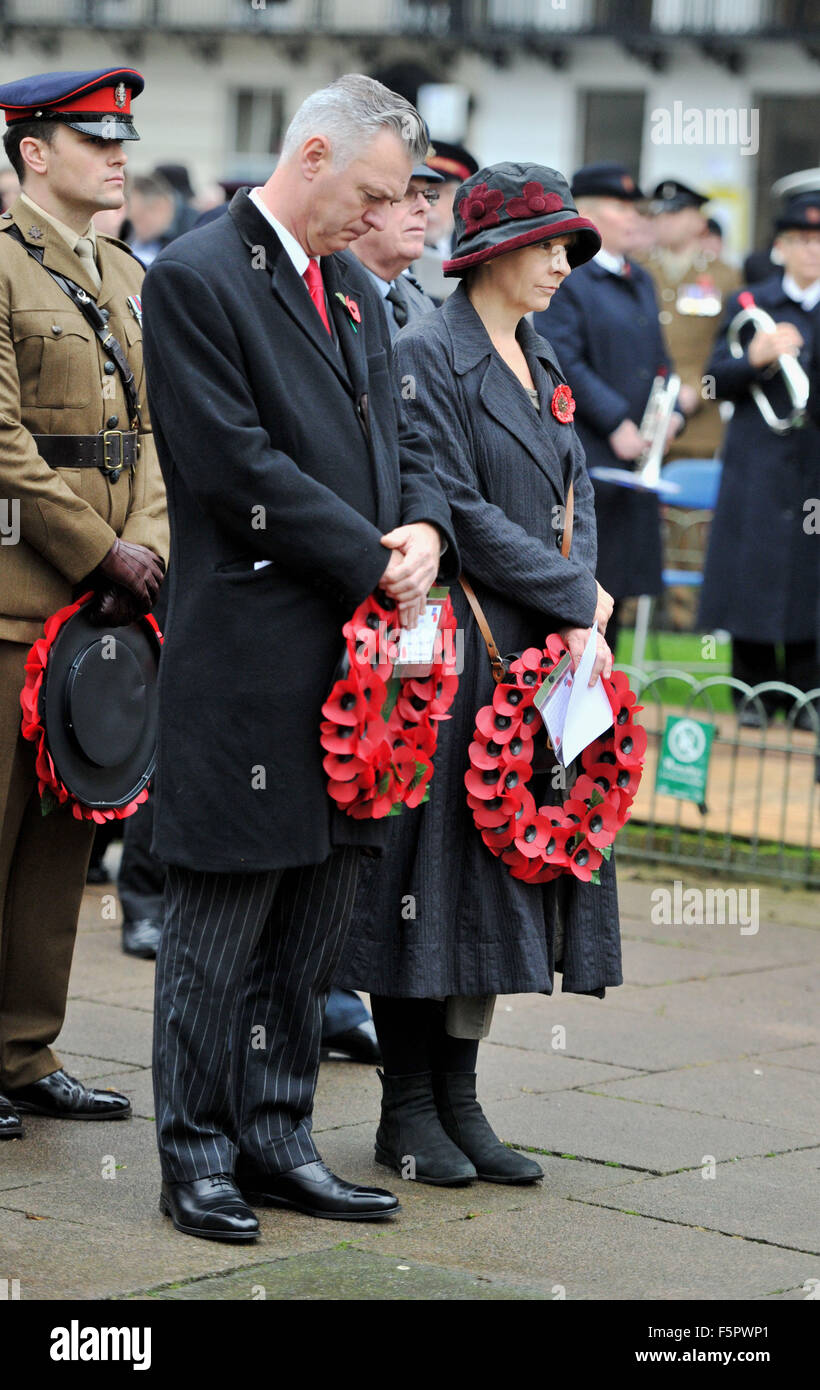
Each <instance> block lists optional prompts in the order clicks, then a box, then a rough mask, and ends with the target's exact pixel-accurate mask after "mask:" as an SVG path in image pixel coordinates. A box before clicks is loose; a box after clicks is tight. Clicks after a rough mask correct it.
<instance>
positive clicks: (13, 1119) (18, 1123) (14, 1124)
mask: <svg viewBox="0 0 820 1390" xmlns="http://www.w3.org/2000/svg"><path fill="white" fill-rule="evenodd" d="M22 1137H23V1121H22V1120H21V1119H20V1116H19V1115H18V1113H17V1111H16V1110H15V1108H14V1106H13V1105H12V1103H11V1101H10V1100H7V1099H6V1097H5V1096H4V1095H0V1139H22Z"/></svg>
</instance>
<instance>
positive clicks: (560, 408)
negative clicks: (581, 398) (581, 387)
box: [552, 384, 575, 425]
mask: <svg viewBox="0 0 820 1390" xmlns="http://www.w3.org/2000/svg"><path fill="white" fill-rule="evenodd" d="M552 413H553V415H554V416H555V418H556V420H557V421H558V423H559V424H561V425H568V424H569V423H570V422H571V420H572V417H573V415H574V414H575V401H574V399H573V395H572V392H571V391H570V389H569V387H568V386H567V385H566V384H562V385H561V386H556V388H555V390H554V391H553V393H552Z"/></svg>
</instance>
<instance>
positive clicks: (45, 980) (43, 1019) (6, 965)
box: [0, 641, 94, 1092]
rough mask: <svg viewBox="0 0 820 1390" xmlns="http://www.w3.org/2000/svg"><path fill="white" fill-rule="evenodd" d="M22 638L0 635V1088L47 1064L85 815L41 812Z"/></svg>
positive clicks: (72, 933) (63, 981) (59, 1006)
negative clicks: (23, 727) (25, 709)
mask: <svg viewBox="0 0 820 1390" xmlns="http://www.w3.org/2000/svg"><path fill="white" fill-rule="evenodd" d="M28 650H29V648H28V646H26V645H21V644H20V643H17V642H5V641H0V1092H2V1091H3V1090H5V1089H6V1088H7V1087H8V1088H9V1089H14V1088H15V1087H17V1086H27V1085H29V1084H30V1083H31V1082H32V1081H39V1080H40V1078H41V1077H43V1076H48V1074H49V1072H52V1071H56V1070H57V1068H58V1067H59V1065H60V1061H59V1058H58V1057H56V1056H55V1054H54V1053H53V1052H52V1051H51V1048H50V1046H49V1044H50V1043H52V1042H53V1041H54V1039H55V1038H56V1037H57V1034H58V1033H59V1032H60V1029H61V1028H62V1026H63V1019H64V1017H65V1007H66V996H67V994H68V977H69V972H70V970H71V957H72V955H73V953H74V939H75V937H76V934H77V919H78V917H79V915H80V904H81V902H82V896H83V889H84V887H85V874H86V869H87V868H88V860H89V858H90V855H91V844H92V841H93V838H94V823H93V821H85V820H83V821H79V820H76V819H75V817H74V816H72V814H71V810H70V808H69V807H66V806H60V807H56V808H55V809H54V810H53V811H51V813H50V814H49V815H47V816H43V815H42V814H41V812H40V798H39V795H38V791H37V775H36V772H35V770H34V756H35V753H34V750H35V745H34V744H33V743H27V742H26V741H25V739H24V738H23V736H22V734H21V733H20V716H21V710H20V691H21V689H22V686H23V681H24V679H25V661H26V656H27V654H28Z"/></svg>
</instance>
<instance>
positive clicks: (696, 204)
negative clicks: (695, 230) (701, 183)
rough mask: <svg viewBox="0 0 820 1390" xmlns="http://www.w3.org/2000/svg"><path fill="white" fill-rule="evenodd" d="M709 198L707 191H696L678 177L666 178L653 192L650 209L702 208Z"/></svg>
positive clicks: (655, 210)
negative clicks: (679, 180) (680, 181)
mask: <svg viewBox="0 0 820 1390" xmlns="http://www.w3.org/2000/svg"><path fill="white" fill-rule="evenodd" d="M708 201H709V199H708V197H707V196H706V194H705V193H696V192H695V189H694V188H689V187H688V185H687V184H685V183H679V182H678V180H677V179H664V180H663V182H662V183H659V184H658V186H657V188H656V189H655V190H654V192H653V194H652V202H651V204H650V210H651V211H652V212H653V213H658V212H682V211H683V209H684V208H702V207H703V204H704V203H708Z"/></svg>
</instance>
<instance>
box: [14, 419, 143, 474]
mask: <svg viewBox="0 0 820 1390" xmlns="http://www.w3.org/2000/svg"><path fill="white" fill-rule="evenodd" d="M32 438H33V440H34V442H35V444H36V445H37V452H38V453H39V455H40V457H41V458H44V459H45V461H46V463H47V464H48V466H49V468H99V469H100V471H101V472H102V473H104V474H105V476H106V477H107V478H110V479H111V482H112V483H115V482H116V481H117V479H118V478H119V476H120V474H121V473H122V471H123V469H124V468H130V469H133V468H134V467H135V465H136V462H137V458H138V456H139V434H138V433H137V431H136V430H103V431H102V433H101V434H35V435H32Z"/></svg>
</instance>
